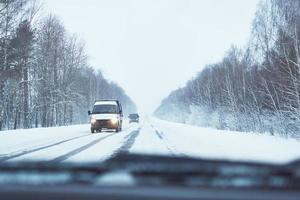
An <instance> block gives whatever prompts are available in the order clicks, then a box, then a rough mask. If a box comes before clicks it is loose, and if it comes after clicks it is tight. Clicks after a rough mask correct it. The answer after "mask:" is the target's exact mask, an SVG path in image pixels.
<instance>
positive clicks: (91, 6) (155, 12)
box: [43, 0, 259, 113]
mask: <svg viewBox="0 0 300 200" xmlns="http://www.w3.org/2000/svg"><path fill="white" fill-rule="evenodd" d="M43 1H44V9H45V10H46V11H49V12H51V13H54V14H56V15H57V16H59V17H60V19H61V20H62V21H63V23H64V24H65V26H66V29H67V30H68V31H69V32H71V33H74V34H76V35H78V36H79V37H80V38H81V39H82V40H84V41H85V43H86V49H87V53H88V56H89V58H90V60H89V62H90V64H91V65H92V66H93V67H95V68H97V69H101V70H102V72H103V73H104V76H105V77H107V78H108V79H109V80H112V81H114V82H116V83H118V84H119V85H120V86H121V87H123V88H124V89H125V91H126V93H127V94H128V95H129V96H130V97H131V98H132V99H133V101H134V102H135V103H136V104H137V106H138V108H139V110H140V111H141V112H147V113H151V112H152V111H153V110H154V109H155V108H156V107H157V106H158V105H159V103H160V101H161V100H162V99H163V98H165V97H166V96H167V95H168V94H169V93H170V92H171V91H172V90H174V89H176V88H178V87H181V86H184V84H185V83H186V82H187V81H188V80H189V79H190V78H192V77H194V76H195V75H196V73H197V72H199V71H201V69H203V67H204V66H205V65H207V64H210V63H215V62H218V61H219V60H220V59H222V57H223V56H224V54H225V53H226V51H227V50H228V49H229V48H230V47H231V45H232V44H234V45H237V46H240V47H241V46H244V45H245V44H246V43H247V41H248V39H249V36H250V31H251V25H252V20H253V18H254V14H255V11H256V6H257V4H258V2H259V0H43Z"/></svg>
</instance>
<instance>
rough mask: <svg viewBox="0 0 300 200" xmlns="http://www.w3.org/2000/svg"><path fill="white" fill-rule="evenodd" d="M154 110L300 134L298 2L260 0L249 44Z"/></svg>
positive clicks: (201, 121) (214, 123)
mask: <svg viewBox="0 0 300 200" xmlns="http://www.w3.org/2000/svg"><path fill="white" fill-rule="evenodd" d="M182 111H184V113H183V114H182V113H181V112H182ZM179 113H181V114H180V115H179ZM155 114H156V115H157V116H159V117H161V118H163V119H168V120H174V121H178V122H184V123H193V124H198V125H201V126H210V127H215V128H218V129H229V130H237V131H254V132H269V133H271V134H278V135H281V136H286V137H299V136H300V129H299V128H300V0H265V1H262V2H261V3H260V5H259V7H258V10H257V13H256V17H255V19H254V22H253V30H252V37H251V40H250V41H249V45H247V48H245V49H238V48H235V47H232V48H231V49H230V50H229V51H228V53H227V55H226V56H225V57H224V59H223V60H222V61H221V62H219V63H216V64H213V65H210V66H207V67H206V68H205V69H204V70H203V71H201V72H200V73H199V74H198V75H197V76H196V77H195V78H194V79H193V80H191V81H189V82H188V83H187V84H186V86H185V87H184V88H180V89H178V90H176V91H174V92H172V93H171V94H170V95H169V96H168V97H167V98H166V99H165V100H164V101H163V102H162V104H161V106H160V107H159V108H158V109H157V110H156V112H155Z"/></svg>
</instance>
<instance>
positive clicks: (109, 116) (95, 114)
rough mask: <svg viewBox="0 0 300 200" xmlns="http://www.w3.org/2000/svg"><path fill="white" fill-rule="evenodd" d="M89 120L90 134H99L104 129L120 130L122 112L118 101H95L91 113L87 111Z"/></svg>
mask: <svg viewBox="0 0 300 200" xmlns="http://www.w3.org/2000/svg"><path fill="white" fill-rule="evenodd" d="M88 114H89V115H90V117H91V118H90V119H91V133H95V131H97V132H101V131H102V130H104V129H114V130H115V131H116V132H119V131H121V130H122V122H123V111H122V105H121V103H120V102H119V101H118V100H97V101H95V103H94V106H93V111H92V112H91V111H88Z"/></svg>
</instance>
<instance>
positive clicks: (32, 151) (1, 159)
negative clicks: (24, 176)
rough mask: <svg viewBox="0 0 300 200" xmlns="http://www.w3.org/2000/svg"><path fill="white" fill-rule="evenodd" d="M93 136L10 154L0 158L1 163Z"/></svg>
mask: <svg viewBox="0 0 300 200" xmlns="http://www.w3.org/2000/svg"><path fill="white" fill-rule="evenodd" d="M91 135H92V134H88V135H82V136H77V137H73V138H69V139H66V140H63V141H60V142H56V143H52V144H49V145H46V146H41V147H37V148H33V149H28V150H24V151H21V152H19V153H15V154H10V155H8V156H3V157H0V162H5V161H8V160H10V159H13V158H17V157H21V156H24V155H27V154H30V153H34V152H37V151H41V150H44V149H47V148H50V147H54V146H57V145H60V144H64V143H66V142H70V141H73V140H77V139H80V138H83V137H88V136H91Z"/></svg>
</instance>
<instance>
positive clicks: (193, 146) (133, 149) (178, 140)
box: [0, 118, 300, 163]
mask: <svg viewBox="0 0 300 200" xmlns="http://www.w3.org/2000/svg"><path fill="white" fill-rule="evenodd" d="M128 152H129V153H143V154H145V153H146V154H163V155H171V156H191V157H200V158H210V159H229V160H246V161H258V162H272V163H284V162H289V161H292V160H295V159H297V158H300V143H299V142H298V141H297V140H294V139H283V138H279V137H272V136H267V135H260V134H250V133H239V132H231V131H220V130H215V129H209V128H201V127H196V126H190V125H185V124H178V123H173V122H166V121H162V120H158V119H156V118H146V119H144V120H142V121H141V123H140V124H128V123H125V124H124V128H123V131H122V132H120V133H114V132H104V133H98V134H91V133H90V130H89V125H88V124H87V125H76V126H68V127H57V128H38V129H30V130H16V131H4V132H0V162H11V161H31V160H34V161H50V162H90V161H93V162H95V161H103V160H105V159H108V158H111V157H113V156H116V155H118V154H119V153H128Z"/></svg>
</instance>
